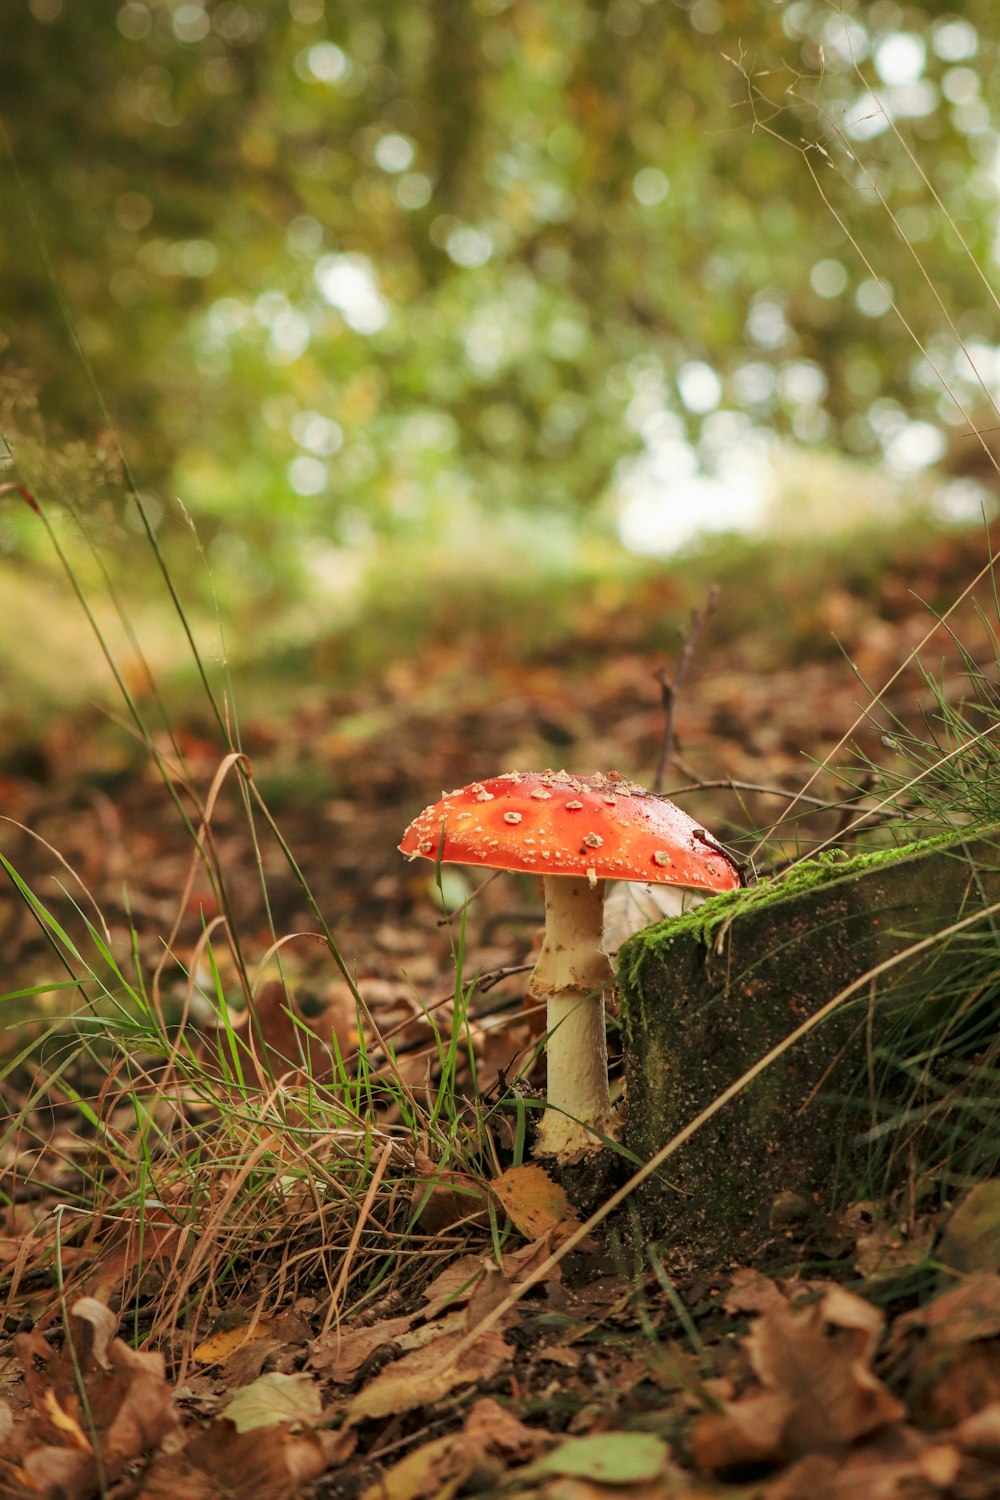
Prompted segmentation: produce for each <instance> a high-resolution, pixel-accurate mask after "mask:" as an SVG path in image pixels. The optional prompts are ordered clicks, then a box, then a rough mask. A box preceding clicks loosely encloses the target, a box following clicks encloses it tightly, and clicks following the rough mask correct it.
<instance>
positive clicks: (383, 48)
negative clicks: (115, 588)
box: [0, 0, 1000, 596]
mask: <svg viewBox="0 0 1000 1500" xmlns="http://www.w3.org/2000/svg"><path fill="white" fill-rule="evenodd" d="M995 25H996V22H995V12H994V10H993V7H992V5H991V3H990V0H957V3H956V4H955V5H954V6H952V7H951V8H948V9H945V8H944V7H943V6H939V5H937V4H931V5H924V6H920V7H919V8H918V7H914V6H906V5H901V4H897V3H895V0H874V3H871V4H861V3H859V4H854V5H848V6H847V7H846V8H840V7H835V6H831V5H828V4H826V3H823V0H791V3H770V0H610V3H607V4H604V3H602V4H597V3H587V0H435V3H433V4H416V3H414V0H409V3H406V0H326V3H325V4H324V0H287V3H286V0H124V3H122V4H114V3H113V4H110V5H93V4H83V3H78V0H7V4H6V5H5V6H4V7H3V14H2V18H0V108H2V111H3V119H4V124H5V129H6V133H7V143H6V152H5V159H4V162H3V168H2V171H3V183H4V186H3V200H4V205H5V206H4V213H3V217H2V223H0V236H2V266H0V272H2V278H3V279H2V283H0V332H2V333H3V334H4V335H5V336H6V339H7V346H6V352H5V354H4V356H3V357H2V358H3V365H2V367H0V368H3V369H4V379H5V384H4V387H3V389H4V392H5V393H6V394H5V396H4V397H3V399H4V400H5V403H6V404H5V408H4V414H3V415H4V422H5V430H6V431H7V433H8V438H9V439H10V440H11V441H12V443H13V446H14V447H15V448H16V447H17V444H18V441H20V443H21V444H22V447H23V446H24V445H25V444H28V443H29V442H30V437H29V436H26V434H29V433H30V427H31V424H30V420H29V415H30V402H31V394H30V385H31V383H32V382H37V384H38V387H39V410H40V411H41V413H42V414H43V416H44V419H45V422H46V424H47V426H48V428H49V430H50V431H51V432H58V433H61V434H63V435H64V436H67V437H69V438H72V439H74V440H77V441H82V442H84V443H85V444H87V445H89V449H90V451H91V452H92V453H97V454H101V453H102V452H103V451H104V449H102V444H103V445H104V446H105V448H106V447H107V428H108V425H109V422H110V424H111V425H112V426H113V429H114V431H115V433H116V435H117V437H118V439H120V441H121V442H122V444H123V446H124V449H125V451H126V453H127V456H128V459H129V461H130V464H131V466H132V470H133V472H134V474H135V476H136V482H137V484H138V486H139V488H140V489H141V491H142V493H143V495H144V498H145V499H146V503H147V506H148V513H149V515H150V517H151V519H152V521H153V523H154V524H155V525H158V526H160V527H161V533H162V536H163V537H164V538H165V539H167V541H168V542H169V537H170V535H171V533H172V531H173V530H174V529H179V530H180V531H183V518H182V517H180V516H178V513H177V511H176V508H175V507H174V506H173V504H172V500H173V497H174V496H180V497H182V499H183V501H184V504H185V505H186V506H187V507H188V508H189V509H190V511H191V512H192V513H193V514H194V516H195V517H196V519H197V525H198V531H199V535H200V536H201V538H202V541H203V542H204V543H205V545H206V548H207V551H208V555H209V558H210V560H211V562H212V564H213V569H214V570H215V571H216V572H217V573H218V574H220V575H221V576H223V577H226V576H229V575H234V574H235V575H238V576H239V577H240V578H241V580H242V581H243V583H244V585H247V586H250V587H251V588H252V589H253V590H254V591H256V593H257V594H258V595H259V596H260V595H266V594H267V593H268V591H270V590H272V589H274V587H275V586H276V584H281V585H282V586H284V587H288V586H289V584H290V583H292V582H293V581H294V580H296V579H298V580H299V582H300V584H302V583H305V582H306V581H307V580H308V579H309V578H310V577H311V578H312V579H314V580H317V581H320V582H321V583H323V582H324V581H325V583H326V585H327V586H330V587H335V586H336V583H337V579H338V577H339V576H340V574H339V572H338V568H339V565H340V562H341V561H342V559H343V558H344V557H345V556H346V555H349V554H352V553H353V554H358V553H363V552H364V550H365V549H366V548H368V547H370V546H372V545H374V544H375V543H376V542H377V541H378V539H379V538H381V537H383V536H391V537H393V538H395V539H396V540H397V541H401V542H403V543H406V542H407V540H408V539H412V541H413V542H414V544H416V543H418V542H419V543H420V544H423V543H424V542H426V541H427V540H428V539H429V540H432V541H434V540H438V541H443V542H447V541H448V540H449V539H450V540H451V541H452V542H454V543H456V544H457V545H459V546H466V547H468V546H471V545H473V544H474V543H476V542H478V543H480V544H482V542H483V538H484V537H486V538H489V537H490V536H491V533H495V535H496V536H497V537H499V536H501V535H503V536H505V537H507V538H508V539H509V538H511V537H515V538H516V537H517V536H519V535H522V534H523V535H524V536H525V537H530V539H531V540H530V544H531V546H533V547H535V546H538V547H543V548H544V547H548V548H549V549H550V550H551V551H553V552H557V551H558V549H559V548H560V547H561V546H569V545H570V544H571V538H572V537H573V536H574V535H575V534H577V533H578V529H579V527H580V526H581V525H583V526H590V527H591V528H597V529H598V530H600V529H601V528H603V530H604V533H605V534H606V535H608V536H611V535H614V533H615V531H616V530H617V532H618V534H619V535H620V536H621V537H622V538H623V539H624V541H625V543H626V544H627V545H628V546H630V547H631V548H633V549H634V550H639V551H643V550H647V551H656V550H657V549H666V548H668V547H669V546H670V545H671V541H672V539H676V538H682V537H683V536H684V535H685V534H686V533H685V527H686V526H687V524H688V522H689V519H690V516H689V512H690V510H691V508H692V507H694V508H696V509H697V508H698V507H701V508H702V509H705V508H713V507H714V508H716V510H717V511H718V515H717V516H716V517H715V519H716V521H717V522H718V521H719V519H720V518H721V520H723V521H724V520H725V519H726V517H727V515H728V511H727V509H726V507H727V505H728V504H730V502H731V501H732V498H733V496H734V494H738V492H739V486H740V485H741V484H742V485H743V486H744V487H745V485H746V484H747V482H748V476H749V474H750V471H751V470H752V468H753V465H754V464H755V462H757V457H756V455H757V454H758V449H757V447H755V441H756V438H757V437H758V435H760V434H778V435H780V436H782V437H784V438H787V439H788V440H789V441H790V442H791V443H793V444H794V445H796V446H797V447H804V448H806V449H816V450H837V451H839V452H842V453H846V454H848V455H854V456H855V457H857V458H858V459H861V460H866V461H867V460H875V461H878V462H880V463H884V464H887V465H888V466H889V469H890V470H892V471H894V472H896V473H897V474H898V475H900V476H903V477H905V476H907V475H911V474H916V473H918V472H920V471H921V470H924V469H926V468H928V466H930V465H933V464H937V463H943V465H944V467H945V468H946V469H947V470H949V471H950V472H951V473H952V474H953V475H954V474H956V473H959V474H965V473H968V474H970V475H971V474H972V473H973V472H974V470H975V468H976V465H977V463H979V462H980V459H981V446H980V445H979V444H978V443H977V442H976V441H975V439H974V438H970V437H968V436H966V435H963V434H968V431H969V418H970V417H972V418H973V419H974V421H975V422H976V423H977V424H979V425H982V426H984V427H989V426H990V425H992V424H991V420H990V415H989V409H990V402H991V399H992V390H993V386H994V384H995V383H996V381H997V380H998V379H1000V358H998V349H997V344H998V338H997V308H996V305H995V303H994V302H993V301H992V300H991V296H990V294H989V292H988V289H987V287H986V284H985V281H984V280H983V279H982V278H981V277H980V275H979V274H978V273H977V270H976V267H975V265H974V264H973V261H972V260H971V259H970V258H969V257H967V256H966V255H965V254H964V253H963V252H962V250H961V247H960V245H959V243H958V240H957V237H956V232H958V233H960V234H961V236H962V237H963V238H964V240H965V242H966V244H967V245H968V247H969V248H970V249H971V251H972V252H973V256H974V257H975V258H977V259H978V261H979V263H980V264H981V265H982V266H983V268H984V270H985V273H986V277H987V279H988V277H989V276H990V275H991V274H992V271H993V269H994V265H995V260H994V238H995V223H996V210H997V196H998V172H997V146H998V137H997V131H996V119H995V101H996V99H997V98H998V96H1000V89H998V83H1000V72H998V61H997V47H996V39H995V36H994V35H991V31H995ZM897 126H898V133H897V130H896V129H895V127H897ZM918 163H919V166H918ZM923 174H926V175H923ZM817 184H818V186H817ZM823 195H826V196H827V197H828V198H829V202H830V206H829V207H828V206H826V205H825V204H824V202H823ZM886 204H888V205H889V207H890V208H891V211H892V214H893V215H894V221H893V220H892V219H891V218H890V216H889V214H888V213H887V210H886V206H885V205H886ZM831 209H832V211H831ZM945 210H946V211H947V215H948V216H950V218H951V220H952V223H951V225H949V223H948V220H947V217H946V213H945ZM838 216H839V221H838ZM849 236H850V237H853V239H854V240H855V241H856V245H852V244H851V242H850V238H849ZM859 252H860V253H859ZM866 259H867V264H866ZM929 286H934V287H937V288H939V289H940V291H941V296H942V298H943V301H944V303H945V304H946V308H947V316H946V315H945V313H943V311H942V308H941V307H940V306H939V305H938V304H937V302H936V300H935V297H934V296H933V295H932V294H931V291H930V290H929ZM60 302H62V303H63V304H64V307H65V310H66V312H67V313H68V315H69V319H70V320H71V323H72V326H73V328H74V329H75V337H77V338H78V340H79V350H78V349H77V348H76V347H75V346H74V335H73V334H71V331H70V327H69V325H68V323H67V321H66V320H65V319H64V318H63V317H62V316H61V314H60V310H59V304H60ZM892 303H895V304H896V306H897V307H898V308H899V310H900V311H901V312H902V314H903V316H904V318H905V319H906V320H907V322H908V323H909V325H910V330H909V331H908V330H907V328H906V327H904V326H903V323H902V322H901V321H900V319H899V318H898V317H897V316H896V313H895V312H894V310H893V307H892ZM948 317H950V318H951V319H953V320H954V327H953V329H952V330H949V326H948ZM914 339H916V340H917V341H919V343H920V345H921V346H922V350H923V352H921V349H920V348H918V347H917V344H916V343H915V341H914ZM963 344H964V346H965V350H967V351H968V353H969V354H971V356H972V358H973V360H974V362H975V366H976V369H975V370H974V369H973V367H972V364H971V363H970V362H969V359H968V358H967V357H966V355H965V354H964V353H963V348H962V346H963ZM81 351H82V354H83V356H84V358H81V357H80V352H81ZM977 371H978V374H977ZM23 372H28V374H27V375H25V374H24V373H23ZM946 386H950V389H951V394H950V395H949V394H948V391H947V389H946ZM95 391H96V392H99V393H100V396H101V398H102V399H103V401H104V402H106V407H107V415H106V416H105V415H104V414H103V413H102V410H101V402H100V400H99V399H98V397H97V395H96V394H95ZM11 433H13V434H14V437H13V438H11ZM25 451H26V450H25ZM109 462H110V460H109ZM98 468H100V464H98ZM699 476H700V478H699ZM101 486H103V487H104V488H103V492H104V493H106V495H107V497H108V501H107V508H108V510H109V512H115V513H116V519H115V520H114V522H113V525H112V530H114V527H115V526H119V527H120V525H121V523H122V521H123V520H124V521H125V522H128V521H129V519H130V515H129V502H128V501H127V499H125V498H124V496H123V492H122V491H121V490H118V491H117V492H116V490H115V484H114V481H113V479H112V480H110V481H109V479H108V475H107V473H105V472H104V471H103V470H102V471H101V474H100V475H99V482H98V484H97V489H98V491H101ZM963 493H964V495H965V498H966V499H967V500H968V499H970V498H971V501H972V503H973V509H974V508H975V505H976V504H978V502H979V498H980V492H979V491H978V490H972V489H969V490H967V491H965V492H963ZM116 494H117V498H115V496H116ZM948 495H949V496H950V501H949V503H953V502H955V501H956V495H957V500H958V501H959V502H960V501H961V500H962V494H959V493H958V492H956V491H955V489H954V485H952V487H951V489H950V490H949V491H948ZM737 508H738V507H737ZM734 514H736V513H735V512H734ZM526 517H527V518H535V519H537V518H539V517H542V518H543V519H544V520H545V522H546V525H545V527H544V528H538V527H534V528H530V527H529V529H528V530H526V531H521V530H519V527H523V526H524V525H525V521H524V518H526ZM131 520H132V522H133V524H134V523H135V517H134V516H132V517H131ZM5 528H6V529H5V530H4V531H3V533H2V534H0V546H4V547H6V548H7V549H8V550H10V549H11V548H12V547H13V546H14V545H15V533H16V527H15V524H14V523H13V522H11V521H7V522H6V523H5ZM491 544H492V543H491ZM185 545H187V543H185ZM526 545H527V543H526Z"/></svg>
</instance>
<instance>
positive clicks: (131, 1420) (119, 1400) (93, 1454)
mask: <svg viewBox="0 0 1000 1500" xmlns="http://www.w3.org/2000/svg"><path fill="white" fill-rule="evenodd" d="M116 1327H117V1323H116V1320H115V1317H114V1315H113V1314H112V1313H111V1312H110V1310H109V1309H108V1308H107V1307H105V1306H104V1305H103V1304H102V1303H99V1302H97V1301H96V1300H95V1299H94V1298H92V1297H81V1298H79V1299H78V1300H77V1301H76V1302H74V1303H73V1306H72V1307H71V1309H70V1324H69V1330H68V1337H67V1339H66V1342H65V1343H64V1345H63V1347H62V1348H61V1349H59V1350H58V1351H55V1350H53V1349H52V1347H51V1346H50V1345H49V1344H48V1342H47V1341H46V1339H44V1338H43V1337H42V1336H41V1335H40V1334H37V1333H35V1334H19V1335H18V1336H17V1337H16V1338H15V1340H14V1351H15V1354H16V1355H17V1357H18V1359H19V1360H20V1361H21V1365H22V1368H23V1370H24V1385H25V1389H26V1391H27V1393H28V1396H29V1398H30V1401H31V1406H32V1411H31V1412H30V1414H29V1416H28V1417H27V1419H26V1420H25V1421H23V1422H21V1423H20V1424H19V1425H18V1426H17V1427H16V1428H15V1429H14V1434H13V1442H11V1443H8V1445H7V1446H8V1449H10V1448H13V1449H14V1452H13V1454H12V1455H11V1456H12V1457H14V1458H16V1459H17V1461H18V1462H19V1463H20V1465H21V1467H22V1469H23V1470H24V1473H25V1474H26V1475H27V1476H28V1479H29V1481H30V1484H31V1485H32V1486H33V1489H34V1491H35V1492H37V1493H38V1494H41V1495H45V1496H50V1497H52V1500H56V1497H58V1500H85V1497H89V1496H90V1495H92V1494H94V1493H96V1492H97V1490H98V1489H99V1488H100V1485H101V1483H110V1482H112V1481H114V1480H115V1479H117V1478H118V1476H119V1475H120V1474H121V1473H122V1471H123V1470H124V1469H125V1468H126V1467H127V1466H128V1465H129V1464H131V1463H132V1462H134V1461H135V1460H136V1459H138V1458H141V1457H142V1456H143V1454H146V1453H149V1452H150V1451H152V1450H153V1449H154V1448H155V1447H156V1446H157V1445H158V1444H159V1443H160V1441H161V1440H162V1439H163V1438H164V1437H165V1436H166V1435H167V1434H168V1433H170V1432H171V1431H172V1430H173V1429H174V1428H175V1427H176V1426H177V1424H178V1422H179V1420H180V1419H179V1416H178V1413H177V1411H176V1408H175V1407H174V1403H173V1397H172V1394H171V1391H170V1388H169V1386H168V1385H167V1382H166V1379H165V1373H164V1364H163V1358H162V1356H161V1355H159V1354H146V1353H138V1352H137V1351H136V1350H134V1349H130V1348H129V1346H128V1345H127V1344H125V1343H124V1342H123V1341H122V1340H121V1339H119V1338H115V1337H114V1333H115V1329H116ZM80 1381H82V1382H83V1387H84V1391H85V1393H86V1419H85V1420H84V1419H83V1417H82V1416H78V1415H77V1413H78V1412H79V1411H80V1402H79V1394H78V1383H79V1382H80ZM102 1475H103V1480H102V1479H101V1476H102Z"/></svg>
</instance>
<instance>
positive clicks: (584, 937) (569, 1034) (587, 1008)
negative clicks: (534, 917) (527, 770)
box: [528, 875, 614, 1162]
mask: <svg viewBox="0 0 1000 1500" xmlns="http://www.w3.org/2000/svg"><path fill="white" fill-rule="evenodd" d="M544 886H545V937H544V940H543V942H542V951H541V953H540V954H539V955H538V962H537V963H536V964H535V968H534V972H533V973H532V976H531V979H530V981H529V983H528V989H529V991H530V993H531V994H532V995H535V996H536V997H537V998H538V999H540V1000H544V1001H545V1002H546V1012H547V1016H546V1029H547V1031H548V1043H547V1050H546V1059H547V1066H548V1103H549V1106H550V1107H549V1108H548V1109H547V1110H546V1111H545V1113H544V1115H543V1116H542V1120H541V1124H540V1125H539V1128H538V1139H537V1142H536V1147H535V1150H536V1153H537V1154H540V1155H542V1156H554V1157H556V1158H557V1159H558V1160H560V1161H564V1162H565V1161H571V1160H573V1159H575V1158H577V1157H579V1156H582V1155H584V1154H585V1153H586V1152H588V1151H595V1150H597V1149H598V1148H599V1147H600V1144H601V1143H600V1141H599V1140H598V1139H597V1137H596V1136H595V1134H594V1131H599V1132H600V1133H601V1134H602V1135H611V1134H613V1125H614V1112H613V1111H612V1108H611V1096H610V1094H609V1092H608V1044H607V1037H606V1034H605V1029H604V993H603V992H604V990H605V989H607V988H608V986H609V985H610V984H611V981H612V979H613V977H614V976H613V971H612V968H611V963H610V961H609V959H608V956H607V954H606V953H605V952H604V950H603V948H602V947H601V934H602V928H603V917H604V881H603V880H595V881H594V882H593V883H592V882H591V881H590V880H588V879H587V878H586V877H580V878H576V877H569V876H566V875H554V876H550V877H547V878H546V879H545V881H544ZM587 1126H590V1127H591V1128H590V1129H589V1130H588V1129H587V1128H586V1127H587Z"/></svg>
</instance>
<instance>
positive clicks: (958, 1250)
mask: <svg viewBox="0 0 1000 1500" xmlns="http://www.w3.org/2000/svg"><path fill="white" fill-rule="evenodd" d="M938 1259H939V1260H940V1261H941V1262H942V1264H943V1265H946V1266H950V1267H951V1269H952V1270H953V1271H966V1272H967V1271H979V1272H990V1273H993V1274H995V1273H996V1272H998V1271H1000V1178H995V1177H994V1178H990V1179H989V1180H988V1181H986V1182H979V1183H977V1184H976V1186H975V1187H974V1188H971V1189H970V1191H969V1192H968V1193H966V1195H965V1197H964V1198H963V1199H962V1201H961V1203H959V1204H958V1206H957V1207H956V1208H955V1209H953V1211H952V1213H951V1215H950V1217H949V1218H948V1220H947V1222H946V1224H945V1226H944V1230H943V1233H942V1235H941V1244H940V1247H939V1249H938Z"/></svg>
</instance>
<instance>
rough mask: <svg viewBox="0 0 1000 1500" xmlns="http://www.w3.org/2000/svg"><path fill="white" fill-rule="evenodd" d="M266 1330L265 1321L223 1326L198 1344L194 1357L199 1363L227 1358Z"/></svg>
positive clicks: (262, 1334)
mask: <svg viewBox="0 0 1000 1500" xmlns="http://www.w3.org/2000/svg"><path fill="white" fill-rule="evenodd" d="M267 1331H268V1325H267V1323H266V1322H264V1321H261V1322H259V1323H244V1324H243V1325H242V1327H240V1328H224V1329H220V1331H219V1332H218V1333H212V1334H209V1336H208V1338H207V1339H205V1341H204V1343H201V1344H199V1345H198V1347H197V1349H196V1350H195V1351H194V1358H195V1359H196V1360H197V1361H198V1363H199V1364H200V1365H214V1364H217V1363H221V1362H222V1361H223V1360H226V1359H228V1358H229V1356H230V1355H231V1354H234V1353H235V1352H236V1350H237V1349H241V1348H242V1347H243V1345H244V1344H250V1343H252V1342H253V1340H254V1339H261V1338H263V1337H264V1335H265V1334H266V1333H267Z"/></svg>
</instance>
